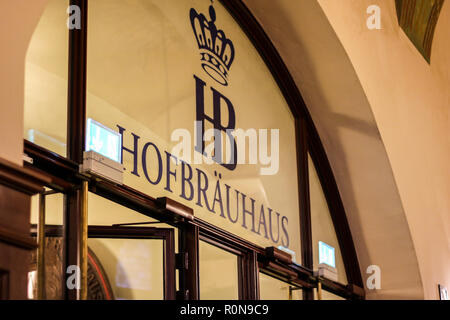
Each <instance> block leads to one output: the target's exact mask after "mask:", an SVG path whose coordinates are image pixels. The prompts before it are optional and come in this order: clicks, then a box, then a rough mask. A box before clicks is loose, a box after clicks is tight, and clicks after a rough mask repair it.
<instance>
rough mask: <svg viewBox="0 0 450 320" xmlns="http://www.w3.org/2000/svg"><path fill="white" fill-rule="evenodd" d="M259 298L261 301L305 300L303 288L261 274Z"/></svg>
mask: <svg viewBox="0 0 450 320" xmlns="http://www.w3.org/2000/svg"><path fill="white" fill-rule="evenodd" d="M259 298H260V299H261V300H303V291H302V289H301V288H299V287H296V286H293V285H291V284H288V283H286V282H283V281H281V280H278V279H275V278H273V277H271V276H268V275H266V274H264V273H262V272H260V273H259Z"/></svg>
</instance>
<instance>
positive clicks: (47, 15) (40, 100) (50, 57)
mask: <svg viewBox="0 0 450 320" xmlns="http://www.w3.org/2000/svg"><path fill="white" fill-rule="evenodd" d="M68 6H69V1H68V0H50V1H48V5H47V7H46V8H45V11H44V13H43V14H42V17H41V19H40V21H39V23H38V25H37V27H36V30H35V32H34V34H33V36H32V38H31V42H30V45H29V48H28V52H27V55H26V59H25V101H24V130H25V132H24V137H25V139H27V140H30V141H31V142H34V143H36V144H38V145H40V146H42V147H44V148H47V149H49V150H51V151H54V152H56V153H58V154H60V155H62V156H65V155H66V131H67V73H68V41H69V40H68V29H67V27H66V21H67V17H68V15H67V13H66V10H67V8H68Z"/></svg>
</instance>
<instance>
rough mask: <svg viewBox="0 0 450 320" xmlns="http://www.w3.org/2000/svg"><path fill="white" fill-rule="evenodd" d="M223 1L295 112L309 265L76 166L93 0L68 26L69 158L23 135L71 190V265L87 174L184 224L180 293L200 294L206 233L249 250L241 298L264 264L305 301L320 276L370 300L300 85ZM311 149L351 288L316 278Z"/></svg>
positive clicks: (93, 187) (80, 1)
mask: <svg viewBox="0 0 450 320" xmlns="http://www.w3.org/2000/svg"><path fill="white" fill-rule="evenodd" d="M221 2H222V4H223V5H224V6H225V7H226V8H227V10H228V11H229V12H230V14H231V15H232V16H233V17H234V18H235V20H236V21H237V22H238V23H239V25H240V26H241V28H242V30H243V31H244V32H245V33H246V34H247V36H248V38H249V39H250V40H251V41H252V43H253V45H254V46H255V48H256V49H257V50H258V52H259V54H260V55H261V57H262V58H263V59H264V61H265V63H266V65H267V67H268V68H269V70H270V71H271V73H272V75H273V77H274V79H275V80H276V82H277V83H278V86H279V88H280V90H281V92H282V93H283V95H284V97H285V100H286V102H287V104H288V105H289V107H290V109H291V112H292V114H293V116H294V118H295V125H296V146H297V162H298V174H299V176H298V184H299V200H300V204H299V206H300V208H299V215H300V232H301V239H302V247H301V249H302V264H303V265H302V266H298V265H295V264H290V265H286V264H283V262H280V261H269V260H270V259H268V258H267V256H266V254H265V251H264V248H260V247H258V246H255V245H253V244H251V243H248V242H247V241H245V240H243V239H241V238H239V237H236V236H234V235H232V234H230V233H228V232H226V231H224V230H221V229H219V228H217V227H215V226H212V225H210V224H208V223H206V222H204V221H202V220H200V219H194V220H193V221H188V220H186V219H184V218H180V217H179V216H178V215H177V214H176V212H170V210H165V209H164V208H162V207H161V204H160V203H159V202H158V200H157V199H154V198H152V197H150V196H148V195H146V194H143V193H141V192H139V191H137V190H134V189H133V188H129V187H127V186H117V185H115V184H112V183H109V182H106V181H98V180H97V179H89V178H87V177H84V176H83V175H80V174H79V173H78V164H80V163H81V161H82V152H83V150H84V137H85V126H84V121H85V116H86V56H87V3H88V0H71V4H74V5H78V6H79V7H80V8H81V9H82V15H83V19H82V29H81V30H71V31H70V32H69V33H70V36H69V94H68V126H67V128H68V132H67V141H68V143H67V154H68V158H67V159H65V158H63V157H60V156H58V155H56V154H54V153H52V152H50V151H48V150H45V149H43V148H40V147H38V146H36V145H34V144H33V143H30V142H28V141H25V152H26V153H27V154H28V156H30V157H31V158H33V160H34V165H33V166H31V167H33V168H34V169H36V170H38V171H40V172H42V173H45V174H46V175H47V176H48V177H50V178H51V181H52V182H51V183H49V186H50V185H51V186H53V187H55V186H56V187H57V188H59V189H63V190H65V192H66V194H68V196H67V198H66V199H67V200H66V211H65V212H66V213H65V217H66V220H65V230H66V238H67V241H66V247H65V251H66V259H65V261H66V264H69V263H70V264H73V262H74V261H75V260H74V259H75V257H77V255H78V254H79V250H80V248H79V247H78V243H79V241H77V235H78V234H79V228H80V225H79V211H80V210H79V186H80V183H81V181H82V180H85V179H88V180H89V189H90V191H91V192H94V193H96V194H98V195H100V196H103V197H106V198H108V199H110V200H112V201H115V202H117V203H119V204H121V205H124V206H127V207H129V208H131V209H133V210H136V211H139V212H141V213H143V214H145V215H148V216H152V217H153V218H155V219H158V220H160V221H162V222H165V223H168V224H171V225H173V226H175V227H178V228H179V230H180V237H179V251H180V253H182V254H187V256H188V257H189V264H190V265H189V267H188V268H186V270H184V271H183V272H180V292H179V293H178V295H177V296H178V298H183V299H198V298H199V281H198V278H199V275H198V263H199V261H198V242H199V239H200V238H201V239H208V240H209V241H213V242H214V243H215V244H222V245H223V246H225V247H230V246H231V247H235V248H237V249H238V250H239V252H242V253H243V254H244V256H245V257H246V259H244V260H243V261H245V263H244V265H245V267H244V268H245V270H247V269H249V270H250V269H252V270H253V271H248V275H247V279H246V281H244V282H245V284H243V285H242V297H243V298H252V299H256V298H258V292H259V291H258V273H257V271H258V268H263V269H264V268H268V269H264V270H263V271H265V272H267V273H270V274H271V275H273V276H276V277H278V278H279V279H281V280H283V281H286V280H287V281H292V282H293V283H296V284H297V285H301V286H302V287H303V288H304V298H305V299H312V298H313V291H312V289H313V288H314V287H316V286H317V282H318V281H320V282H322V285H323V288H324V289H327V290H329V291H331V292H333V293H335V294H338V295H341V296H343V297H346V298H359V299H361V298H364V292H363V289H361V288H363V282H362V276H361V272H360V269H359V263H358V259H357V255H356V250H355V247H354V244H353V239H352V236H351V232H350V228H349V226H348V222H347V218H346V214H345V210H344V206H343V204H342V201H341V198H340V195H339V191H338V187H337V184H336V181H335V179H334V176H333V173H332V170H331V166H330V164H329V162H328V159H327V157H326V153H325V151H324V148H323V146H322V143H321V141H320V138H319V135H318V133H317V130H316V128H315V126H314V123H313V121H312V119H311V116H310V114H309V112H308V110H307V107H306V105H305V103H304V100H303V98H302V96H301V94H300V91H299V90H298V88H297V86H296V84H295V82H294V80H293V78H292V77H291V75H290V73H289V71H288V69H287V67H286V65H285V64H284V63H283V61H282V59H281V57H280V55H279V54H278V52H277V50H276V49H275V47H274V45H273V44H272V42H271V41H270V39H269V37H268V36H267V34H266V33H265V32H264V30H263V29H262V27H261V26H260V25H259V23H258V21H257V20H256V19H255V17H254V16H253V15H252V13H251V12H250V11H249V9H248V8H247V7H246V6H245V5H244V3H243V2H242V1H241V0H227V1H221ZM308 153H309V154H310V155H311V157H312V159H313V161H314V163H315V166H316V170H317V172H318V175H319V179H320V182H321V184H322V188H323V190H324V193H325V197H326V199H327V203H328V207H329V210H330V214H331V217H332V220H333V223H334V227H335V231H336V234H337V237H338V240H339V246H340V250H341V253H342V256H343V260H344V264H345V268H346V274H347V280H348V283H349V284H348V285H347V286H345V285H342V284H339V283H334V282H331V281H327V280H325V279H318V278H317V277H315V276H314V275H313V270H312V268H313V265H312V261H313V254H312V252H313V250H312V231H311V212H310V204H309V202H310V199H309V173H308V159H307V156H308ZM245 272H247V271H245ZM294 274H295V276H294ZM66 298H68V299H77V298H78V297H77V296H76V295H74V294H73V293H72V294H68V295H66Z"/></svg>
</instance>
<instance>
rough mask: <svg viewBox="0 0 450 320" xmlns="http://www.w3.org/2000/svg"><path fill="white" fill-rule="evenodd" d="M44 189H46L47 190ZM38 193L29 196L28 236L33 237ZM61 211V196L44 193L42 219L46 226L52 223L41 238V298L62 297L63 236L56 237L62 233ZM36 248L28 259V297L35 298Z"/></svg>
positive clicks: (36, 286) (36, 284) (53, 298)
mask: <svg viewBox="0 0 450 320" xmlns="http://www.w3.org/2000/svg"><path fill="white" fill-rule="evenodd" d="M46 191H50V190H49V189H47V190H46ZM39 201H40V200H39V195H35V196H33V197H32V198H31V225H32V227H33V228H32V231H33V232H32V236H33V237H34V238H36V237H37V234H36V230H37V223H38V219H39ZM63 212H64V195H63V194H61V193H56V194H49V195H46V196H45V222H46V226H47V227H48V226H49V225H56V226H57V227H56V228H53V232H52V233H51V234H50V232H49V231H47V234H46V237H45V249H44V250H45V255H44V261H45V262H44V265H45V276H44V277H45V281H44V283H45V289H44V295H45V296H44V299H47V300H60V299H62V298H63V288H62V284H63V256H64V252H63V237H61V236H58V234H61V233H58V231H56V230H58V229H59V230H60V231H59V232H62V228H63V219H64V218H63ZM37 252H38V250H37V249H36V250H33V251H32V252H31V260H30V261H31V262H30V267H29V274H28V298H29V299H38V273H37V270H38V255H37Z"/></svg>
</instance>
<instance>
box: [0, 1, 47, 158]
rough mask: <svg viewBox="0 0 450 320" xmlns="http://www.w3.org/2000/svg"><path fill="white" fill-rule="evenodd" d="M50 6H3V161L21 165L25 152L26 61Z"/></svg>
mask: <svg viewBox="0 0 450 320" xmlns="http://www.w3.org/2000/svg"><path fill="white" fill-rule="evenodd" d="M46 2H47V0H33V1H26V0H15V1H1V2H0V39H1V42H2V50H0V70H2V72H0V83H1V86H0V101H1V105H0V114H1V116H0V137H1V138H0V157H1V158H4V159H7V160H9V161H13V162H15V163H17V164H19V165H21V163H22V150H23V142H22V141H23V140H22V139H23V136H22V128H23V100H24V98H23V96H24V74H25V65H24V60H25V54H26V50H27V48H28V44H29V41H30V38H31V35H32V34H33V31H34V28H35V27H36V24H37V22H38V20H39V17H40V13H41V12H42V10H43V9H44V7H45V3H46ZM13 30H14V31H13Z"/></svg>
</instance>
